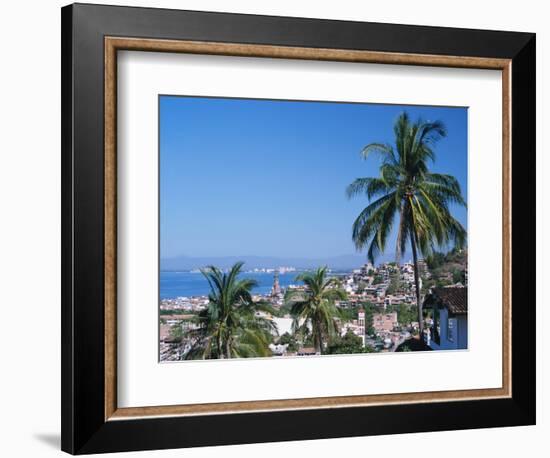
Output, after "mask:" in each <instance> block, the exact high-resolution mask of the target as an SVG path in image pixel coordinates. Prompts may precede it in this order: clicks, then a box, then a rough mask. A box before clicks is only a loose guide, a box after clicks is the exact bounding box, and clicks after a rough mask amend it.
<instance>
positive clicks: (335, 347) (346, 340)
mask: <svg viewBox="0 0 550 458" xmlns="http://www.w3.org/2000/svg"><path fill="white" fill-rule="evenodd" d="M373 351H374V350H373V349H372V348H371V347H364V346H363V341H362V339H361V337H359V336H356V335H355V334H354V333H353V332H352V331H348V332H346V334H345V335H344V337H340V336H336V337H334V338H333V339H332V340H331V342H330V343H329V345H328V347H327V351H326V353H327V354H329V355H343V354H352V353H372V352H373Z"/></svg>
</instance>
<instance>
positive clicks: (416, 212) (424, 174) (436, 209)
mask: <svg viewBox="0 0 550 458" xmlns="http://www.w3.org/2000/svg"><path fill="white" fill-rule="evenodd" d="M394 135H395V145H394V146H392V145H389V144H382V143H371V144H369V145H367V146H365V147H364V148H363V150H362V151H361V155H362V157H363V159H368V158H369V157H370V155H371V154H373V153H378V154H379V155H380V157H381V159H382V163H381V165H380V176H379V177H373V178H357V179H356V180H355V181H354V182H353V183H351V184H350V185H349V186H348V188H347V195H348V197H349V198H352V197H354V196H357V195H366V197H367V198H368V199H369V201H370V203H369V205H368V206H367V207H366V208H365V209H364V210H363V211H362V212H361V213H360V214H359V216H358V217H357V219H356V220H355V222H354V223H353V232H352V237H353V241H354V242H355V246H356V248H357V249H359V250H361V249H363V248H364V247H365V246H366V245H368V246H369V248H368V258H369V260H370V261H371V262H373V263H374V260H375V258H376V257H377V256H378V255H379V254H380V253H381V252H383V251H384V249H385V247H386V242H387V239H388V236H389V234H390V231H391V228H392V226H393V224H394V222H395V221H396V220H397V223H398V231H397V242H396V258H397V260H399V258H400V257H401V256H402V255H403V254H404V253H405V248H406V246H407V243H410V246H411V250H412V255H413V262H414V283H415V289H416V302H417V307H418V323H419V327H420V335H421V336H422V332H423V328H424V326H423V324H424V323H423V317H422V304H421V301H420V286H419V283H420V281H419V273H418V252H419V251H420V253H422V255H423V256H424V257H426V256H428V255H429V254H430V253H431V251H432V250H433V248H434V247H435V246H447V245H448V244H449V243H454V246H455V247H462V246H463V245H464V244H465V242H466V230H465V229H464V227H463V226H462V225H461V224H460V223H459V222H458V221H457V220H456V219H455V218H454V217H453V216H452V215H451V212H450V210H449V204H458V205H463V206H466V202H465V201H464V199H463V197H462V193H461V190H460V184H459V183H458V181H457V180H456V178H455V177H453V176H451V175H445V174H440V173H433V172H431V171H430V169H429V164H430V162H433V161H434V160H435V151H434V146H435V144H436V143H437V142H438V141H439V140H440V139H441V138H443V137H445V136H446V135H447V131H446V129H445V126H444V124H443V123H442V122H441V121H435V122H424V121H422V120H418V121H416V122H411V120H410V119H409V116H408V115H407V113H406V112H405V113H403V114H401V115H400V116H399V117H398V118H397V120H396V122H395V125H394Z"/></svg>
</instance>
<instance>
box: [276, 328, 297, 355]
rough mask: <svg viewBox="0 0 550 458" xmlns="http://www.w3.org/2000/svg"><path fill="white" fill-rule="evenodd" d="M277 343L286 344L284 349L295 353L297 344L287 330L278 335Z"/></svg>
mask: <svg viewBox="0 0 550 458" xmlns="http://www.w3.org/2000/svg"><path fill="white" fill-rule="evenodd" d="M277 343H279V344H281V345H287V347H286V351H288V352H291V353H295V352H297V351H298V347H299V345H298V342H297V340H296V338H295V337H294V336H292V335H291V334H289V333H288V332H285V333H284V334H283V335H282V336H281V337H279V340H278V341H277Z"/></svg>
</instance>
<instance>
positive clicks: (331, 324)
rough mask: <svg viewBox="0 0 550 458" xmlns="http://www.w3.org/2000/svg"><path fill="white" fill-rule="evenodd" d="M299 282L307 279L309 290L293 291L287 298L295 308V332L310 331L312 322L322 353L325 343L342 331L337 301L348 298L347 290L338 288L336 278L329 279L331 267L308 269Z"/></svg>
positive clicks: (306, 332)
mask: <svg viewBox="0 0 550 458" xmlns="http://www.w3.org/2000/svg"><path fill="white" fill-rule="evenodd" d="M296 281H301V282H303V283H304V285H305V289H304V290H292V291H289V292H288V293H287V295H286V297H285V301H286V302H287V304H289V305H290V307H291V308H290V314H291V315H292V317H293V323H292V328H293V332H294V333H303V334H308V332H309V329H308V325H309V326H311V337H312V339H313V345H314V346H315V351H316V352H317V353H319V354H321V353H322V352H323V349H324V344H325V342H327V341H328V340H329V339H330V338H332V337H333V336H334V335H335V334H336V333H337V332H338V320H337V316H338V311H337V309H336V307H335V306H334V301H335V300H336V299H345V298H346V293H345V292H344V291H343V290H341V289H339V288H338V287H337V286H338V281H337V279H336V278H327V267H320V268H318V269H317V270H316V271H314V272H304V273H302V274H300V275H298V276H297V277H296Z"/></svg>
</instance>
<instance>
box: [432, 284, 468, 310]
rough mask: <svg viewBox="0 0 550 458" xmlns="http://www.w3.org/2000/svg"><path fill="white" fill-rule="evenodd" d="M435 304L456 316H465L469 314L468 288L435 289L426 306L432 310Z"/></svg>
mask: <svg viewBox="0 0 550 458" xmlns="http://www.w3.org/2000/svg"><path fill="white" fill-rule="evenodd" d="M434 303H437V304H440V305H441V306H443V307H446V308H448V309H449V311H450V312H451V313H453V314H455V315H465V314H467V313H468V288H457V287H452V288H433V289H432V292H431V294H429V295H428V296H427V297H426V299H425V300H424V304H425V305H426V307H427V308H430V307H432V306H433V304H434Z"/></svg>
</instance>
